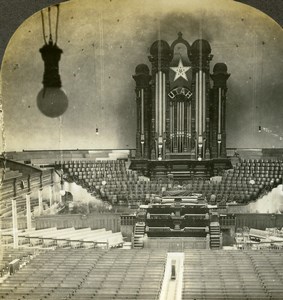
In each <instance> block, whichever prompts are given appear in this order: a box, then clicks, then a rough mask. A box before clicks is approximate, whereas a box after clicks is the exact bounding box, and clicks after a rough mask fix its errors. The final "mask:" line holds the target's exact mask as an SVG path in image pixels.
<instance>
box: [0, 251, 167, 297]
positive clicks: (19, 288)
mask: <svg viewBox="0 0 283 300" xmlns="http://www.w3.org/2000/svg"><path fill="white" fill-rule="evenodd" d="M165 262H166V251H163V250H161V251H153V250H149V249H143V250H119V249H113V250H110V251H104V250H98V249H96V250H93V249H92V250H91V249H84V250H77V249H70V250H65V249H56V250H54V251H48V252H46V253H44V254H42V255H40V256H38V257H36V258H34V259H33V260H32V261H31V263H30V264H29V265H27V266H26V267H25V268H24V269H21V270H20V271H18V272H17V273H16V274H15V275H14V276H11V277H9V278H8V279H7V280H6V281H5V282H4V283H2V284H1V285H0V297H1V298H2V299H13V300H16V299H36V300H40V299H85V300H87V299H101V300H102V299H144V300H146V299H151V300H152V299H158V298H159V292H160V289H161V285H162V279H163V273H164V268H165Z"/></svg>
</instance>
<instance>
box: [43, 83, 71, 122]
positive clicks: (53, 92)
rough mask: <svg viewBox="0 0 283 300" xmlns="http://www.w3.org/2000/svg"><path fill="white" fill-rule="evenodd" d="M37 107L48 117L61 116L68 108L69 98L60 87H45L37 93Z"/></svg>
mask: <svg viewBox="0 0 283 300" xmlns="http://www.w3.org/2000/svg"><path fill="white" fill-rule="evenodd" d="M37 107H38V109H39V110H40V111H41V112H42V113H43V114H44V115H45V116H47V117H50V118H56V117H59V116H61V115H62V114H63V113H64V112H65V111H66V110H67V108H68V98H67V95H66V94H65V92H64V90H63V89H61V88H58V87H44V88H42V89H41V91H40V92H39V93H38V95H37Z"/></svg>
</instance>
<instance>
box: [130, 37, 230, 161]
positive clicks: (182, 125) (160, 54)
mask: <svg viewBox="0 0 283 300" xmlns="http://www.w3.org/2000/svg"><path fill="white" fill-rule="evenodd" d="M180 45H181V46H182V47H180ZM181 48H182V50H179V49H181ZM211 59H212V55H211V47H210V45H209V43H208V41H206V40H196V41H195V42H194V43H193V44H192V45H190V44H189V43H188V42H187V41H186V40H184V39H183V37H182V34H181V33H179V34H178V38H177V39H176V40H175V41H174V42H173V43H172V44H171V46H170V45H169V44H168V43H167V42H166V41H164V40H157V41H155V42H154V43H153V44H152V46H151V48H150V56H149V61H150V63H151V65H152V69H151V74H150V71H149V68H148V67H147V65H144V64H142V65H138V66H137V68H136V74H135V75H134V76H133V78H134V79H135V81H136V95H137V97H136V101H137V136H136V142H137V150H136V158H137V159H142V160H159V161H164V160H166V161H167V160H174V159H189V160H198V161H201V160H209V159H213V158H221V157H226V132H225V127H226V126H225V106H226V91H227V87H226V81H227V79H228V78H229V76H230V74H228V73H227V67H226V65H225V64H223V63H218V64H216V65H215V67H214V69H213V74H211V75H210V61H211ZM211 79H212V81H213V87H210V80H211Z"/></svg>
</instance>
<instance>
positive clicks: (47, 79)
mask: <svg viewBox="0 0 283 300" xmlns="http://www.w3.org/2000/svg"><path fill="white" fill-rule="evenodd" d="M39 52H40V53H41V57H42V59H43V61H44V74H43V81H42V83H43V86H44V87H45V88H47V87H56V88H60V87H61V86H62V83H61V78H60V74H59V61H60V58H61V54H62V53H63V50H62V49H60V48H59V47H58V46H57V44H56V43H55V44H54V43H53V41H52V40H50V41H49V43H48V44H45V45H44V46H43V47H42V48H40V49H39Z"/></svg>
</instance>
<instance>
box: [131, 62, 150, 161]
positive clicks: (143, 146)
mask: <svg viewBox="0 0 283 300" xmlns="http://www.w3.org/2000/svg"><path fill="white" fill-rule="evenodd" d="M133 78H134V80H135V81H136V101H137V134H136V158H145V159H147V158H149V156H150V152H149V148H150V146H149V144H150V140H149V131H150V121H151V117H150V115H151V114H150V113H151V110H150V80H151V76H150V75H149V68H148V66H147V65H145V64H140V65H138V66H137V67H136V70H135V75H133Z"/></svg>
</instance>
